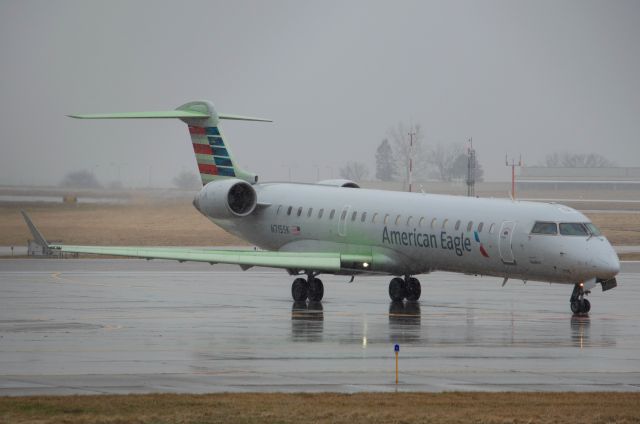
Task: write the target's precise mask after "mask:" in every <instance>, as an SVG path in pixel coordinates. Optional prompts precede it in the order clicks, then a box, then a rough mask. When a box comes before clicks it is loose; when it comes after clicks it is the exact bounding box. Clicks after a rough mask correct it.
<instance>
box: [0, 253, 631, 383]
mask: <svg viewBox="0 0 640 424" xmlns="http://www.w3.org/2000/svg"><path fill="white" fill-rule="evenodd" d="M321 278H322V279H323V281H324V282H325V300H324V301H323V302H322V305H321V306H320V305H309V306H308V305H306V304H305V305H294V304H293V302H292V301H291V300H290V284H291V281H292V278H291V277H289V276H287V275H286V274H285V273H284V272H279V271H272V270H265V269H254V270H251V271H248V272H241V271H239V270H237V268H236V267H229V266H220V265H216V266H213V267H211V266H209V265H204V264H189V263H184V264H179V263H174V262H165V261H151V262H146V261H140V260H126V259H125V260H104V259H103V260H87V259H83V260H73V259H69V260H55V259H42V260H34V259H4V260H0V395H32V394H34V395H35V394H72V393H76V394H96V393H144V392H192V393H202V392H220V391H340V392H357V391H393V390H396V387H395V385H394V384H393V383H394V378H395V375H394V354H393V345H394V344H395V343H399V344H400V346H401V351H400V385H399V386H398V390H421V391H443V390H465V391H477V390H482V391H484V390H489V391H504V390H525V391H539V390H543V391H550V390H552V391H558V390H559V391H564V390H572V391H595V390H604V391H638V390H640V320H639V318H640V308H639V307H638V305H639V302H640V285H639V284H638V281H639V279H640V264H639V263H635V262H627V263H624V264H623V267H622V273H621V275H620V277H619V279H618V281H619V286H618V287H617V288H616V289H614V290H611V291H608V292H606V293H602V292H601V291H600V290H599V289H596V290H595V291H594V292H593V293H592V294H591V296H590V297H589V298H590V300H591V303H592V310H591V314H590V316H589V317H582V318H575V317H572V316H571V314H570V312H569V302H568V300H569V295H570V292H571V287H570V286H562V285H549V284H543V283H533V282H530V283H527V285H523V284H522V282H515V281H509V283H508V284H507V285H506V286H505V287H504V288H501V287H500V284H501V281H500V280H499V279H496V278H488V277H484V278H481V277H468V276H461V275H456V274H448V273H435V274H431V275H425V276H421V277H420V279H421V281H422V296H423V297H422V299H421V300H420V301H419V303H417V304H415V305H393V304H390V302H389V300H388V294H387V285H388V278H387V277H368V278H364V277H363V278H356V281H355V282H354V283H352V284H348V283H347V281H348V279H347V278H346V277H332V276H323V277H321Z"/></svg>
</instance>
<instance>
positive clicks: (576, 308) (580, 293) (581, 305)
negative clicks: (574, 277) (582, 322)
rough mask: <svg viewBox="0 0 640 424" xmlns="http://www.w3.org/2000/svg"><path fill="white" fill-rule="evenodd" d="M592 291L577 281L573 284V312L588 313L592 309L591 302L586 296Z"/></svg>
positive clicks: (571, 301)
mask: <svg viewBox="0 0 640 424" xmlns="http://www.w3.org/2000/svg"><path fill="white" fill-rule="evenodd" d="M589 293H590V291H588V290H585V289H584V284H582V283H577V284H576V285H575V286H573V293H571V299H569V302H570V303H571V312H573V313H574V315H586V314H588V313H589V311H590V310H591V302H589V301H588V300H587V299H585V298H584V296H585V295H587V294H589Z"/></svg>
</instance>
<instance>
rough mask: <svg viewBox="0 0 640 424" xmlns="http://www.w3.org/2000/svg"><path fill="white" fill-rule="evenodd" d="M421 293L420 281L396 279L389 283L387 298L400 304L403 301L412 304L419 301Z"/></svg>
mask: <svg viewBox="0 0 640 424" xmlns="http://www.w3.org/2000/svg"><path fill="white" fill-rule="evenodd" d="M421 293H422V289H421V287H420V281H419V280H418V279H417V278H414V277H409V276H406V277H405V278H404V279H402V278H399V277H396V278H394V279H392V280H391V281H390V282H389V297H390V298H391V300H392V301H394V302H401V301H402V300H403V299H407V300H409V301H412V302H413V301H416V300H418V299H420V294H421Z"/></svg>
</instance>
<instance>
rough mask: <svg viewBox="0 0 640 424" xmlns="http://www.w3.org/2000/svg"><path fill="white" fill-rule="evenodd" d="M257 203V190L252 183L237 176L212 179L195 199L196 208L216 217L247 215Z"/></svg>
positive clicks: (225, 217)
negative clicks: (226, 178) (225, 178)
mask: <svg viewBox="0 0 640 424" xmlns="http://www.w3.org/2000/svg"><path fill="white" fill-rule="evenodd" d="M257 203H258V198H257V195H256V191H255V189H254V188H253V187H252V186H251V184H249V183H247V182H246V181H243V180H239V179H236V178H231V179H228V180H218V181H211V182H210V183H208V184H207V185H206V186H204V187H202V190H200V192H199V193H198V194H197V195H196V197H195V199H193V206H195V207H196V209H198V210H199V211H200V212H201V213H203V214H204V215H206V216H208V217H211V218H214V219H229V218H236V217H243V216H247V215H249V214H250V213H251V212H253V210H254V209H255V208H256V205H257Z"/></svg>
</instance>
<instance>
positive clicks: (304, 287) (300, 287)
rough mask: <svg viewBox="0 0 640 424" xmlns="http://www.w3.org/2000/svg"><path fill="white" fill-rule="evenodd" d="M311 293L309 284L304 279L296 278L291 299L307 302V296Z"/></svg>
mask: <svg viewBox="0 0 640 424" xmlns="http://www.w3.org/2000/svg"><path fill="white" fill-rule="evenodd" d="M308 292H309V284H308V283H307V280H305V279H304V278H296V279H295V280H293V284H291V297H293V300H294V301H296V302H304V301H305V300H307V294H308Z"/></svg>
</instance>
